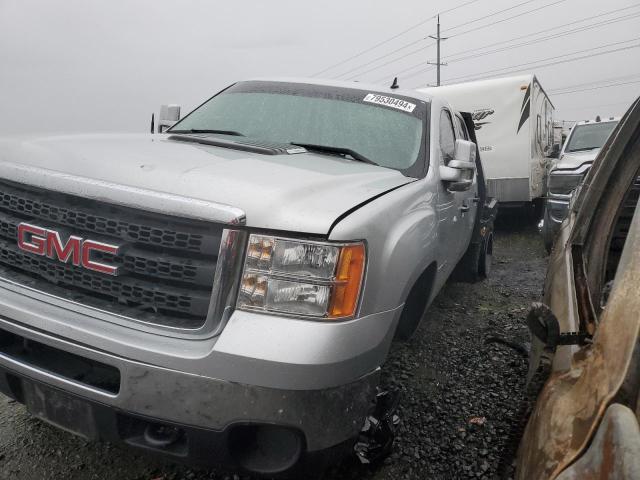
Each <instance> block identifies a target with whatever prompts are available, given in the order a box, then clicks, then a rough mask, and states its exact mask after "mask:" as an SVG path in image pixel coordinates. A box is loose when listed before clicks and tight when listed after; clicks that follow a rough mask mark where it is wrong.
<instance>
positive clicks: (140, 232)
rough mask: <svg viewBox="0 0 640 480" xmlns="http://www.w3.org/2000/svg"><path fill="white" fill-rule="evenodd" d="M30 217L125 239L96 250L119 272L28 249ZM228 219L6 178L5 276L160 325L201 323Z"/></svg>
mask: <svg viewBox="0 0 640 480" xmlns="http://www.w3.org/2000/svg"><path fill="white" fill-rule="evenodd" d="M21 222H27V223H30V224H33V225H37V226H39V227H42V228H45V229H51V230H55V231H58V232H60V235H61V237H62V239H63V240H64V241H66V239H67V238H68V237H69V236H70V235H75V236H80V237H82V238H84V239H91V240H96V241H99V242H104V243H108V244H111V245H117V246H119V249H118V253H117V254H115V255H112V254H109V253H101V252H94V256H93V257H92V258H91V259H92V260H93V261H96V262H103V263H108V264H111V265H113V266H117V267H119V269H118V275H117V276H111V275H107V274H104V273H99V272H94V271H91V270H87V269H84V268H82V267H77V266H74V265H72V264H70V263H62V262H61V261H59V260H57V259H50V258H48V257H46V256H39V255H35V254H32V253H29V252H25V251H23V250H21V249H19V248H18V245H17V236H18V235H17V227H18V225H19V224H20V223H21ZM221 235H222V226H221V225H216V224H212V223H209V222H204V221H199V220H191V219H181V218H176V217H171V216H168V215H162V214H156V213H151V212H146V211H142V210H136V209H133V208H128V207H121V206H117V205H113V204H109V203H106V202H102V201H97V200H89V199H85V198H81V197H76V196H73V195H67V194H62V193H58V192H52V191H49V190H43V189H39V188H34V187H31V186H25V185H21V184H17V183H13V182H8V181H0V276H2V277H9V278H10V279H12V280H15V281H18V282H19V283H22V284H25V285H27V286H29V287H31V288H35V289H37V290H41V291H44V292H45V293H49V294H53V295H56V296H61V297H63V298H67V299H69V300H73V301H74V302H78V303H83V304H86V305H89V306H92V307H96V308H100V309H102V310H105V311H108V312H112V313H117V314H119V315H125V316H128V317H131V318H134V319H136V320H141V321H144V322H147V323H154V324H158V325H164V326H170V327H177V328H187V329H196V328H199V327H201V326H202V325H203V324H204V322H205V320H206V317H207V312H208V310H209V304H210V301H211V292H212V288H213V277H214V274H215V269H216V260H217V255H218V250H219V247H220V238H221Z"/></svg>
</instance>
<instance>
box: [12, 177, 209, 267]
mask: <svg viewBox="0 0 640 480" xmlns="http://www.w3.org/2000/svg"><path fill="white" fill-rule="evenodd" d="M42 192H44V191H42ZM44 196H46V200H45V199H44V198H43V195H42V194H41V195H34V194H33V193H31V192H30V191H25V190H20V189H18V188H15V187H13V186H11V185H9V184H7V183H5V182H2V183H0V209H3V210H5V211H9V212H13V213H17V214H20V215H26V216H28V217H29V218H32V219H40V220H44V221H50V222H53V223H54V224H56V225H64V226H67V227H72V228H77V229H79V230H84V231H86V232H91V233H96V234H101V235H108V236H111V237H115V238H120V239H122V240H125V241H128V242H135V243H144V244H148V245H155V246H159V247H167V248H175V249H178V250H186V251H190V252H197V253H205V254H214V255H215V254H216V253H217V248H215V246H217V245H219V244H220V235H219V232H216V231H215V229H206V228H205V229H194V228H193V227H192V226H191V225H190V224H187V223H184V222H181V221H179V220H173V221H172V222H169V221H167V220H166V219H164V218H163V216H162V215H159V214H152V213H150V212H145V213H144V214H141V212H140V211H136V210H134V209H129V208H125V207H118V206H114V205H110V204H108V203H103V202H98V201H95V200H88V199H83V198H80V197H75V196H72V195H66V194H61V193H57V192H46V194H45V195H44ZM201 223H204V222H201ZM207 230H208V231H207ZM216 233H217V234H216Z"/></svg>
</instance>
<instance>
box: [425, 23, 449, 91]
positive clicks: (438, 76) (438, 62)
mask: <svg viewBox="0 0 640 480" xmlns="http://www.w3.org/2000/svg"><path fill="white" fill-rule="evenodd" d="M429 38H433V39H434V40H435V41H436V48H437V59H436V61H435V62H427V64H429V65H435V66H436V68H437V78H438V81H437V86H438V87H439V86H440V67H441V66H442V65H446V63H442V62H441V61H440V41H441V40H446V37H445V38H443V37H441V36H440V15H438V29H437V35H436V36H435V37H434V36H433V35H429Z"/></svg>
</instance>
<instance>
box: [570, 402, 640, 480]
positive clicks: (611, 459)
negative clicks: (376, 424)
mask: <svg viewBox="0 0 640 480" xmlns="http://www.w3.org/2000/svg"><path fill="white" fill-rule="evenodd" d="M605 478H611V479H616V480H635V479H638V478H640V428H639V427H638V421H637V419H636V416H635V414H634V413H633V412H632V411H631V410H630V409H629V408H627V407H625V406H623V405H620V404H618V403H615V404H613V405H611V406H610V407H609V408H608V409H607V412H606V414H605V416H604V419H603V420H602V423H601V424H600V427H599V428H598V432H597V433H596V436H595V437H594V439H593V442H592V443H591V445H590V446H589V449H588V450H587V451H586V452H585V453H584V455H583V456H582V457H580V459H579V460H578V461H577V462H576V463H574V464H573V465H571V466H570V467H569V468H568V469H566V470H565V471H564V472H562V473H561V474H560V475H559V476H558V480H601V479H605Z"/></svg>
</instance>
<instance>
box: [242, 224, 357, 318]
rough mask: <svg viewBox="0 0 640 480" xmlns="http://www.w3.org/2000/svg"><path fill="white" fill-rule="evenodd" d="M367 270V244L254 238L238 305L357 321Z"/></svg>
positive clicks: (245, 267)
mask: <svg viewBox="0 0 640 480" xmlns="http://www.w3.org/2000/svg"><path fill="white" fill-rule="evenodd" d="M364 266H365V248H364V244H363V243H362V242H357V243H348V244H334V243H320V242H307V241H302V240H295V239H287V238H279V237H272V236H267V235H251V236H250V237H249V245H248V247H247V254H246V260H245V264H244V271H243V273H242V282H241V284H240V292H239V294H238V304H237V306H238V308H239V309H241V310H252V311H262V312H271V313H284V314H290V315H300V316H308V317H314V318H326V319H337V318H346V317H351V316H353V315H354V314H355V312H356V307H357V306H358V298H359V297H360V290H361V286H362V278H363V274H364Z"/></svg>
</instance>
